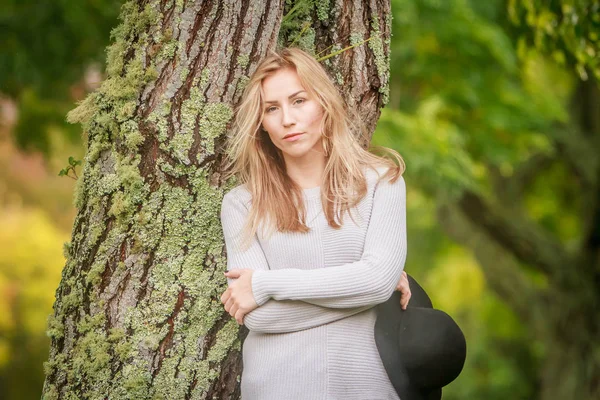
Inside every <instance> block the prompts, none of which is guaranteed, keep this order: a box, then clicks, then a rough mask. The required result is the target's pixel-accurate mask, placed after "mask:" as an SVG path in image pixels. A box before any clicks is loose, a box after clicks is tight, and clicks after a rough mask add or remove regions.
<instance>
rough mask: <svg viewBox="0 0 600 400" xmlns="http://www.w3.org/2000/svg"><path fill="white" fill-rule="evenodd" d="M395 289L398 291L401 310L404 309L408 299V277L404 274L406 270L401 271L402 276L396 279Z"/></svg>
mask: <svg viewBox="0 0 600 400" xmlns="http://www.w3.org/2000/svg"><path fill="white" fill-rule="evenodd" d="M396 290H398V291H400V293H401V295H400V305H401V306H402V309H403V310H406V306H408V300H410V294H411V293H410V287H409V286H408V277H407V276H406V272H405V271H402V276H401V277H400V280H399V281H398V286H396Z"/></svg>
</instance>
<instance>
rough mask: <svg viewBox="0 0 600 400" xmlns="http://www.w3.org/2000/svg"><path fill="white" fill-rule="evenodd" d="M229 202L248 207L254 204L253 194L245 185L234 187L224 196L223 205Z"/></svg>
mask: <svg viewBox="0 0 600 400" xmlns="http://www.w3.org/2000/svg"><path fill="white" fill-rule="evenodd" d="M229 201H237V202H240V203H242V204H244V205H245V206H246V207H248V206H249V205H250V204H251V203H252V194H251V193H250V191H249V190H248V187H247V186H246V184H245V183H243V184H241V185H237V186H234V187H233V188H231V189H230V190H229V191H228V192H227V193H225V195H224V196H223V204H225V203H227V202H229Z"/></svg>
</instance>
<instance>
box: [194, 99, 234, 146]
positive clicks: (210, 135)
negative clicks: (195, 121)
mask: <svg viewBox="0 0 600 400" xmlns="http://www.w3.org/2000/svg"><path fill="white" fill-rule="evenodd" d="M232 117H233V110H232V109H231V106H230V105H229V104H227V103H209V104H207V105H206V108H205V110H204V115H203V116H202V118H201V119H200V122H199V131H200V137H201V138H202V144H203V147H204V149H205V151H206V153H207V154H214V152H215V139H216V138H218V137H220V136H221V135H223V134H225V129H226V128H227V123H228V122H229V120H230V119H231V118H232Z"/></svg>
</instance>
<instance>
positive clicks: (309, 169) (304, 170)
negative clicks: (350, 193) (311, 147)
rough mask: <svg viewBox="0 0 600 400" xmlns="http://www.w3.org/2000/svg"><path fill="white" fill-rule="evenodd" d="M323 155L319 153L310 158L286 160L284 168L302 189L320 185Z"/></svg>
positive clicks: (323, 168)
mask: <svg viewBox="0 0 600 400" xmlns="http://www.w3.org/2000/svg"><path fill="white" fill-rule="evenodd" d="M325 161H326V160H325V157H323V155H322V154H319V155H318V156H316V157H312V158H311V159H308V158H303V159H292V160H286V164H285V168H286V171H287V174H288V176H289V177H290V179H291V180H293V181H294V182H296V184H297V185H298V186H300V187H301V188H302V189H311V188H314V187H317V186H320V185H321V182H322V181H323V172H324V171H325Z"/></svg>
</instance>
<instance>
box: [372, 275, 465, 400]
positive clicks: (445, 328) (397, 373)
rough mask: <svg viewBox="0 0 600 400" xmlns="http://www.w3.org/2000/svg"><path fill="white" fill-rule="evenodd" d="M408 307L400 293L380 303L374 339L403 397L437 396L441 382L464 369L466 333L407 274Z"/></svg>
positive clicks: (425, 399) (412, 399) (407, 399)
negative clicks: (403, 303)
mask: <svg viewBox="0 0 600 400" xmlns="http://www.w3.org/2000/svg"><path fill="white" fill-rule="evenodd" d="M408 282H409V286H410V291H411V297H410V301H409V302H408V306H407V308H406V310H402V307H401V306H400V296H401V293H400V292H398V291H395V292H394V293H393V294H392V297H390V298H389V300H387V301H386V302H384V303H381V304H378V305H377V320H376V322H375V343H376V345H377V350H378V351H379V355H380V357H381V361H383V365H384V367H385V370H386V372H387V374H388V377H389V378H390V381H391V382H392V385H393V386H394V388H395V389H396V392H397V393H398V396H399V397H400V398H401V399H402V400H439V399H441V398H442V387H443V386H446V385H447V384H449V383H450V382H452V381H453V380H454V379H456V377H457V376H458V374H460V372H461V371H462V368H463V365H464V363H465V357H466V353H467V343H466V341H465V337H464V335H463V333H462V331H461V330H460V328H459V327H458V325H457V324H456V323H455V322H454V320H453V319H452V318H450V316H449V315H448V314H446V313H445V312H443V311H440V310H435V309H434V308H433V305H432V304H431V300H430V299H429V296H427V293H425V291H424V290H423V288H422V287H421V286H419V284H418V283H417V282H416V281H415V280H414V279H413V278H412V277H411V276H410V275H409V276H408Z"/></svg>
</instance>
